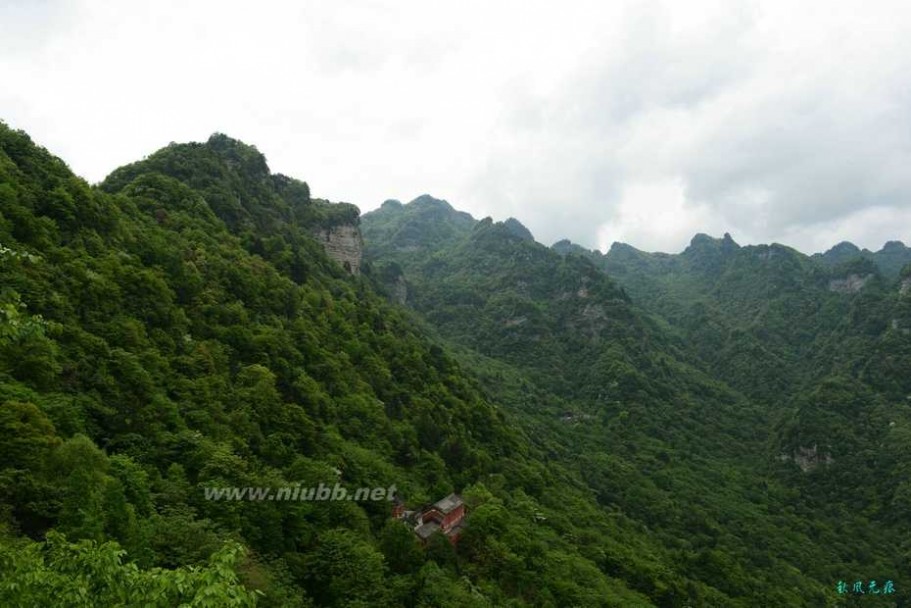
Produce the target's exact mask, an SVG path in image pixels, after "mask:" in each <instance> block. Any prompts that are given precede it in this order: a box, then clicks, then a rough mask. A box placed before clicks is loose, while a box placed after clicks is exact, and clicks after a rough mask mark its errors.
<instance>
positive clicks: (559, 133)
mask: <svg viewBox="0 0 911 608" xmlns="http://www.w3.org/2000/svg"><path fill="white" fill-rule="evenodd" d="M908 7H909V5H908V4H907V3H905V2H879V1H876V0H863V1H858V2H853V1H845V2H842V1H839V0H828V1H824V2H822V1H821V2H815V1H803V0H802V1H800V2H794V1H793V0H788V1H784V2H777V1H771V0H762V1H759V2H747V1H738V0H723V1H720V2H710V1H700V2H684V1H682V0H676V1H670V2H642V1H638V2H610V1H607V0H599V1H597V2H581V1H579V2H573V1H564V2H559V3H557V2H548V3H545V2H532V1H528V0H525V1H522V2H511V1H502V0H494V1H491V0H488V1H484V2H473V1H465V0H460V1H459V2H445V3H444V2H435V1H433V0H419V1H389V2H384V1H366V0H365V1H348V0H346V1H345V2H340V1H328V0H327V1H309V0H305V1H294V2H267V1H259V2H249V1H246V2H230V1H224V0H221V1H218V2H203V1H193V2H187V1H184V0H179V1H170V0H153V1H146V2H132V1H113V0H112V1H108V2H100V1H98V2H93V1H84V0H67V1H57V0H0V82H2V88H0V119H3V120H5V121H6V122H7V123H8V124H10V125H11V126H13V127H16V128H21V129H25V130H26V131H28V132H29V133H30V134H31V135H32V137H33V138H34V139H35V140H36V141H38V142H39V143H40V144H42V145H44V146H46V147H47V148H49V149H50V150H51V151H52V152H54V153H55V154H57V155H59V156H61V157H62V158H63V159H64V160H65V161H67V162H68V163H69V165H70V166H71V167H72V168H73V169H74V170H75V171H76V172H77V173H79V174H80V175H82V176H84V177H86V178H87V179H89V180H90V181H93V182H94V181H99V180H101V179H102V178H103V177H104V176H105V175H106V174H107V173H109V172H110V171H111V170H113V169H114V168H115V167H117V166H119V165H121V164H124V163H127V162H130V161H132V160H136V159H138V158H141V157H142V156H144V155H147V154H149V153H150V152H152V151H154V150H156V149H157V148H159V147H161V146H163V145H166V144H167V143H168V142H170V141H188V140H204V139H205V138H206V137H208V135H209V134H210V133H212V132H214V131H222V132H225V133H227V134H229V135H231V136H233V137H237V138H240V139H242V140H244V141H246V142H247V143H251V144H254V145H256V146H257V147H258V148H259V150H260V151H262V152H263V153H265V154H266V156H267V158H268V160H269V163H270V166H271V167H272V169H273V171H280V172H282V173H286V174H289V175H292V176H295V177H299V178H301V179H305V180H307V181H308V182H309V183H310V186H311V189H312V191H313V193H314V194H315V195H317V196H321V197H325V198H329V199H331V200H344V201H348V202H352V203H355V204H357V205H358V206H359V207H360V208H361V210H362V211H367V210H370V209H373V208H375V207H377V206H379V204H381V203H382V201H383V200H384V199H387V198H398V199H401V200H403V201H408V200H411V199H412V198H414V197H416V196H418V195H420V194H423V193H425V192H426V193H430V194H432V195H434V196H436V197H438V198H445V199H447V200H448V201H450V202H451V203H452V204H453V205H454V206H455V207H457V208H460V209H464V210H466V211H469V212H470V213H472V214H473V215H475V216H476V217H483V216H486V215H491V216H493V217H494V219H498V220H502V219H505V218H506V217H508V216H515V217H517V218H518V219H520V220H521V221H522V222H523V223H525V224H526V225H527V226H528V227H529V229H531V230H532V232H533V233H534V234H535V236H536V237H537V238H538V240H539V241H542V242H544V243H546V244H550V243H552V242H553V241H555V240H558V239H560V238H564V237H568V238H570V239H572V240H573V241H576V242H578V243H581V244H583V245H586V246H589V247H598V248H601V249H606V248H607V247H609V246H610V244H611V242H613V241H624V242H628V243H630V244H632V245H634V246H636V247H639V248H641V249H647V250H661V251H679V250H681V249H682V248H683V247H684V246H685V245H686V243H688V242H689V239H690V238H691V237H692V235H693V234H694V233H696V232H708V233H710V234H714V235H720V234H722V233H723V232H725V231H728V232H730V233H731V234H732V235H733V236H734V238H735V240H737V241H738V242H741V243H758V242H771V241H777V242H782V243H785V244H789V245H793V246H795V247H797V248H798V249H801V250H803V251H806V252H812V251H820V250H825V249H827V248H828V247H829V246H831V245H833V244H835V243H836V242H838V241H840V240H851V241H853V242H855V243H857V244H858V245H861V246H866V247H869V248H872V249H879V247H880V246H881V245H882V244H883V242H884V241H886V240H889V239H901V240H904V241H905V242H906V243H911V9H909V8H908Z"/></svg>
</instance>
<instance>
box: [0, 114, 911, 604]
mask: <svg viewBox="0 0 911 608" xmlns="http://www.w3.org/2000/svg"><path fill="white" fill-rule="evenodd" d="M909 370H911V250H909V249H908V248H907V247H905V246H904V245H902V244H901V243H899V242H890V243H887V244H886V246H885V247H884V248H883V249H882V250H881V251H879V252H875V253H873V252H869V251H867V250H859V249H858V248H856V247H854V246H852V245H850V244H847V243H842V244H839V245H837V246H835V247H833V248H832V249H831V250H830V251H828V252H826V253H825V254H819V255H813V256H807V255H804V254H802V253H800V252H797V251H796V250H794V249H791V248H789V247H785V246H783V245H777V244H773V245H755V246H740V245H738V244H737V243H736V242H734V240H733V239H732V238H731V237H730V236H729V235H725V236H724V238H721V239H715V238H712V237H709V236H706V235H697V236H696V237H694V239H693V241H692V242H691V244H690V246H689V247H688V248H687V249H686V250H685V251H683V252H682V253H680V254H674V255H672V254H659V253H646V252H642V251H638V250H636V249H635V248H633V247H630V246H629V245H623V244H614V246H613V247H612V248H611V249H610V250H609V251H608V252H607V253H601V252H597V251H590V250H586V249H584V248H582V247H580V246H578V245H574V244H572V243H570V242H569V241H560V242H558V243H556V244H554V245H553V246H552V247H547V246H545V245H542V244H540V243H538V242H536V241H535V239H534V237H533V235H532V234H531V232H530V231H528V229H527V228H525V227H524V226H523V225H522V224H521V222H520V221H519V220H517V219H514V218H510V219H508V220H506V221H505V222H494V221H493V220H491V219H490V218H484V219H480V220H478V219H475V218H473V217H472V216H471V215H469V214H467V213H464V212H461V211H458V210H456V209H455V208H453V206H452V205H450V204H449V203H447V202H445V201H442V200H438V199H435V198H433V197H431V196H428V195H424V196H421V197H419V198H417V199H415V200H414V201H412V202H410V203H407V204H402V203H400V202H398V201H393V200H390V201H386V202H385V203H384V204H383V205H382V206H381V207H380V208H379V209H377V210H376V211H372V212H370V213H366V214H364V215H363V216H361V215H360V213H359V212H358V210H357V208H356V207H355V206H353V205H348V204H344V203H332V202H329V201H326V200H322V199H316V198H313V197H311V195H310V189H309V186H308V185H307V183H306V182H304V181H301V180H299V179H295V178H291V177H287V176H284V175H280V174H273V173H272V172H271V171H270V169H269V167H268V164H267V162H266V159H265V157H264V156H263V155H262V154H261V153H260V152H259V151H258V150H257V149H256V148H255V147H253V146H250V145H247V144H245V143H243V142H240V141H238V140H235V139H232V138H230V137H228V136H226V135H223V134H215V135H213V136H212V137H211V138H210V139H209V140H208V141H206V142H202V143H189V144H171V145H169V146H167V147H166V148H163V149H161V150H159V151H157V152H154V153H152V154H150V155H149V156H148V157H146V158H145V159H143V160H140V161H137V162H136V163H133V164H130V165H127V166H125V167H121V168H119V169H116V170H114V171H113V172H112V173H111V174H110V175H109V176H108V177H107V178H106V179H105V180H104V181H103V182H102V183H100V184H97V185H89V184H87V183H86V182H85V181H84V180H82V179H80V178H78V177H77V176H75V175H73V174H72V172H70V170H69V169H68V167H67V166H66V165H65V163H64V162H63V161H61V160H60V159H58V158H56V157H55V156H53V155H52V154H51V153H49V152H48V151H46V150H44V149H43V148H41V147H40V146H38V145H36V144H35V143H33V142H32V141H31V139H30V138H29V137H28V135H27V134H25V133H23V132H21V131H16V130H13V129H11V128H9V127H7V126H5V125H2V123H0V428H2V433H0V456H2V458H0V564H3V568H0V604H3V605H11V606H18V605H21V606H30V605H35V606H37V605H60V606H84V605H96V606H108V605H111V606H114V605H118V606H149V605H151V606H172V605H178V604H183V605H189V606H206V605H214V606H250V605H258V606H365V607H366V606H409V607H428V608H429V607H438V606H439V607H450V606H452V607H455V606H513V607H520V606H549V607H550V606H552V607H561V608H562V607H565V606H618V607H620V606H622V607H628V606H633V607H635V606H643V607H645V606H661V607H666V606H667V607H670V606H673V607H684V606H733V607H744V608H746V607H754V606H770V607H778V606H813V607H816V606H842V605H844V606H851V605H863V606H872V607H877V606H897V605H901V604H902V603H903V602H907V601H909V600H911V577H909V575H908V572H909V571H911V568H909V566H911V373H909ZM334 483H343V484H345V485H346V486H350V487H389V486H392V485H394V486H395V487H396V488H397V500H399V501H402V502H403V503H404V504H405V505H406V506H407V507H408V508H418V507H420V506H421V505H427V504H430V503H433V502H436V501H438V500H439V499H441V498H443V497H445V496H448V495H450V494H451V493H458V494H459V495H460V496H461V497H462V498H463V500H464V502H465V505H466V506H467V515H466V517H465V523H464V530H463V532H462V534H461V536H460V537H459V540H458V542H457V543H455V544H453V543H451V542H450V541H449V540H448V539H447V538H446V537H444V536H443V535H442V534H437V535H435V536H433V537H431V538H430V540H429V541H428V542H426V543H422V542H421V541H420V540H419V539H418V538H417V537H416V536H415V534H414V533H413V531H412V530H410V529H409V528H408V526H407V525H405V524H403V522H402V521H399V520H396V519H395V518H394V517H393V516H392V504H390V503H389V502H388V501H386V502H383V501H378V502H377V501H372V502H371V501H366V502H353V501H326V502H309V501H299V502H280V501H274V500H272V501H270V500H264V501H256V500H238V501H213V500H209V499H207V498H206V497H207V496H208V494H207V493H206V489H210V490H211V489H213V488H214V489H219V488H257V487H260V488H262V487H266V488H280V487H289V486H292V485H294V484H298V485H303V486H316V485H318V484H330V485H331V484H334ZM855 583H861V586H862V588H863V589H864V590H865V591H867V592H868V593H864V595H863V597H861V596H860V594H859V593H856V592H854V591H853V589H854V587H853V586H854V584H855ZM871 583H872V586H871ZM887 583H888V586H887ZM840 584H844V585H846V587H842V586H841V585H840ZM874 590H879V591H880V593H875V592H874ZM86 598H92V599H91V600H87V599H86ZM89 601H91V604H88V603H87V602H89Z"/></svg>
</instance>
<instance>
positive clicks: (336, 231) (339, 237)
mask: <svg viewBox="0 0 911 608" xmlns="http://www.w3.org/2000/svg"><path fill="white" fill-rule="evenodd" d="M314 236H315V237H316V239H317V240H318V241H319V242H320V243H321V244H322V245H323V248H325V250H326V255H328V256H329V257H330V258H332V259H333V260H335V261H336V262H338V263H339V264H340V265H341V266H342V268H344V269H345V270H347V271H348V272H350V273H351V274H354V275H356V274H360V271H361V260H362V259H363V255H364V240H363V238H362V237H361V231H360V229H359V228H358V227H357V226H354V225H351V224H340V225H338V226H332V227H331V228H320V229H319V230H317V231H316V232H315V234H314Z"/></svg>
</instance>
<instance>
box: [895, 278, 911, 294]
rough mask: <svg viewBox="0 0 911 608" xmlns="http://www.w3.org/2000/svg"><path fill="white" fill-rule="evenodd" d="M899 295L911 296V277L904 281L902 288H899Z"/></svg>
mask: <svg viewBox="0 0 911 608" xmlns="http://www.w3.org/2000/svg"><path fill="white" fill-rule="evenodd" d="M898 293H900V294H901V295H903V296H907V295H911V277H908V278H907V279H905V280H903V281H902V284H901V287H899V288H898Z"/></svg>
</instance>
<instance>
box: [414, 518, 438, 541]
mask: <svg viewBox="0 0 911 608" xmlns="http://www.w3.org/2000/svg"><path fill="white" fill-rule="evenodd" d="M439 529H440V524H438V523H437V522H435V521H430V522H427V523H426V524H424V525H422V526H418V527H417V528H415V529H414V533H415V534H417V535H418V536H419V537H421V539H422V540H427V539H428V538H430V535H431V534H433V533H434V532H436V531H437V530H439Z"/></svg>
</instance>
